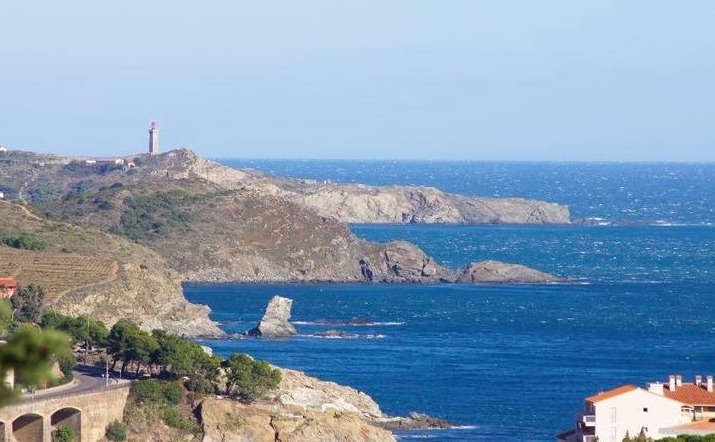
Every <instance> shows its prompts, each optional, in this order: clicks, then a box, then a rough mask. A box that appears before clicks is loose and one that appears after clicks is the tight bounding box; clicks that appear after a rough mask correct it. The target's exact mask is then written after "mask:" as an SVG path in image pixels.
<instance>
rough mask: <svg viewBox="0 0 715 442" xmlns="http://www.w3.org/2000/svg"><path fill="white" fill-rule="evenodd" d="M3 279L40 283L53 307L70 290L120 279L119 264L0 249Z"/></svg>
mask: <svg viewBox="0 0 715 442" xmlns="http://www.w3.org/2000/svg"><path fill="white" fill-rule="evenodd" d="M0 276H3V277H13V278H15V279H17V281H18V283H19V284H20V285H27V284H30V283H35V284H39V285H41V286H42V287H44V289H45V293H46V302H47V303H49V304H51V303H53V302H54V301H56V300H57V299H59V297H60V296H62V295H63V294H65V293H66V292H67V291H69V290H72V289H76V288H80V287H86V286H90V285H94V284H99V283H103V282H107V281H111V280H112V279H114V278H116V277H117V263H116V262H115V261H110V260H102V259H98V258H90V257H86V256H79V255H75V254H71V253H58V252H46V251H35V250H18V249H12V248H10V247H4V246H3V247H0Z"/></svg>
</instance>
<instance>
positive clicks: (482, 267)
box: [455, 260, 567, 284]
mask: <svg viewBox="0 0 715 442" xmlns="http://www.w3.org/2000/svg"><path fill="white" fill-rule="evenodd" d="M455 282H458V283H468V284H487V283H492V284H496V283H498V284H548V283H555V282H567V280H565V279H563V278H559V277H556V276H554V275H551V274H548V273H545V272H541V271H539V270H535V269H532V268H530V267H527V266H525V265H521V264H510V263H505V262H501V261H495V260H487V261H478V262H474V263H472V264H470V265H468V266H467V267H465V268H464V269H463V270H462V272H461V273H460V275H459V276H458V277H457V279H456V280H455Z"/></svg>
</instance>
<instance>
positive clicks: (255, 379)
mask: <svg viewBox="0 0 715 442" xmlns="http://www.w3.org/2000/svg"><path fill="white" fill-rule="evenodd" d="M223 365H224V367H225V368H226V379H227V383H226V390H227V393H228V394H229V395H232V396H235V397H238V398H240V399H241V400H243V401H246V402H252V401H254V400H256V399H259V398H261V397H263V395H264V394H265V393H266V392H267V391H268V390H271V389H274V388H277V387H278V384H280V382H281V372H280V370H277V369H274V368H271V366H270V364H268V363H267V362H265V361H256V360H255V359H253V358H251V357H250V356H248V355H245V354H233V355H231V357H230V358H229V359H228V360H226V361H225V362H224V364H223Z"/></svg>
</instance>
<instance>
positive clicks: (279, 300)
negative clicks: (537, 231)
mask: <svg viewBox="0 0 715 442" xmlns="http://www.w3.org/2000/svg"><path fill="white" fill-rule="evenodd" d="M292 306H293V300H292V299H289V298H284V297H282V296H279V295H276V296H274V297H273V298H271V300H270V301H268V305H267V306H266V309H265V311H264V312H263V317H262V318H261V320H260V321H259V322H258V325H256V326H255V327H254V328H252V329H251V330H248V331H247V332H246V335H248V336H263V337H266V338H287V337H290V336H295V335H297V334H298V332H297V331H296V329H295V327H294V326H293V324H291V323H290V310H291V307H292Z"/></svg>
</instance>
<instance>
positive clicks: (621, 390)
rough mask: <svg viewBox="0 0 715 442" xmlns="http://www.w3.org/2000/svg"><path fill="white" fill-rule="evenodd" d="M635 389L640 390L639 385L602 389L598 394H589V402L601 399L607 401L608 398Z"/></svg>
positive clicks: (587, 399)
mask: <svg viewBox="0 0 715 442" xmlns="http://www.w3.org/2000/svg"><path fill="white" fill-rule="evenodd" d="M633 390H638V387H636V386H635V385H630V384H628V385H621V386H620V387H618V388H614V389H613V390H608V391H602V392H600V393H598V394H594V395H593V396H589V397H587V398H586V401H587V402H591V403H592V404H593V403H596V402H600V401H605V400H606V399H610V398H612V397H616V396H620V395H622V394H623V393H628V392H629V391H633Z"/></svg>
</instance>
